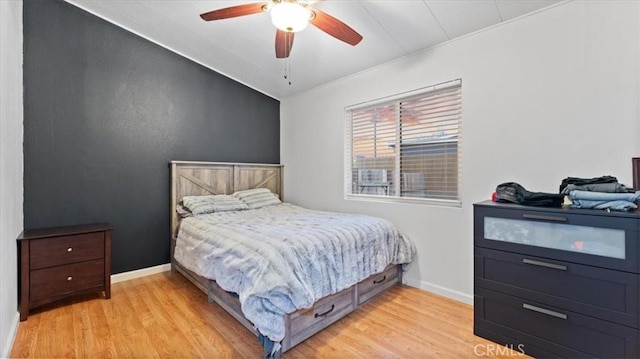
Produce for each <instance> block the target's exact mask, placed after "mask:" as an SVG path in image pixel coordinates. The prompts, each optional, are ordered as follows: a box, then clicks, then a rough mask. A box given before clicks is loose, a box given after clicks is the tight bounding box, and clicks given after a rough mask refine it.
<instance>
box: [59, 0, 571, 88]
mask: <svg viewBox="0 0 640 359" xmlns="http://www.w3.org/2000/svg"><path fill="white" fill-rule="evenodd" d="M67 2H69V3H71V4H74V5H76V6H78V7H81V8H83V9H85V10H87V11H89V12H91V13H93V14H95V15H98V16H100V17H102V18H104V19H106V20H108V21H110V22H113V23H115V24H117V25H119V26H121V27H124V28H126V29H128V30H130V31H133V32H135V33H137V34H138V35H141V36H143V37H145V38H147V39H149V40H151V41H153V42H156V43H158V44H160V45H162V46H164V47H166V48H169V49H171V50H173V51H175V52H177V53H180V54H182V55H184V56H186V57H188V58H190V59H192V60H194V61H196V62H198V63H200V64H202V65H205V66H207V67H209V68H211V69H214V70H215V71H217V72H220V73H222V74H224V75H226V76H229V77H231V78H233V79H235V80H237V81H239V82H242V83H244V84H246V85H247V86H250V87H252V88H254V89H256V90H258V91H260V92H263V93H265V94H267V95H269V96H271V97H274V98H276V99H282V98H285V97H287V96H289V95H291V94H294V93H296V92H300V91H304V90H307V89H310V88H313V87H316V86H319V85H321V84H324V83H327V82H331V81H333V80H336V79H339V78H341V77H345V76H348V75H350V74H354V73H357V72H360V71H363V70H365V69H368V68H371V67H374V66H377V65H380V64H383V63H386V62H389V61H391V60H394V59H397V58H399V57H403V56H406V55H408V54H411V53H414V52H417V51H420V50H422V49H425V48H429V47H432V46H434V45H437V44H440V43H443V42H446V41H448V40H451V39H454V38H457V37H460V36H463V35H466V34H469V33H472V32H475V31H478V30H480V29H483V28H486V27H489V26H492V25H495V24H498V23H501V22H504V21H507V20H510V19H513V18H516V17H519V16H522V15H525V14H528V13H531V12H533V11H536V10H539V9H542V8H545V7H548V6H551V5H553V4H556V3H558V2H560V0H326V1H318V2H315V3H313V4H312V7H317V8H318V9H320V10H322V11H324V12H326V13H328V14H330V15H333V16H334V17H336V18H338V19H340V20H341V21H343V22H344V23H346V24H348V25H349V26H351V27H352V28H353V29H355V30H356V31H357V32H359V33H360V34H361V35H362V36H363V37H364V39H363V40H362V42H360V44H358V45H357V46H355V47H352V46H351V45H348V44H345V43H343V42H341V41H339V40H336V39H335V38H333V37H331V36H329V35H327V34H325V33H324V32H322V31H320V30H319V29H317V28H315V27H313V26H309V27H308V28H307V29H305V30H303V31H301V32H299V33H296V35H295V42H294V46H293V50H292V51H291V56H290V57H289V59H288V60H285V59H276V57H275V50H274V41H275V27H274V26H273V25H272V24H271V19H270V16H269V15H268V14H266V13H260V14H254V15H248V16H243V17H238V18H232V19H225V20H218V21H211V22H205V21H203V20H202V19H200V17H199V16H198V15H199V14H201V13H204V12H207V11H211V10H215V9H219V8H223V7H228V6H234V5H240V4H246V3H250V2H252V1H229V0H223V1H221V0H206V1H205V0H195V1H188V0H67ZM286 67H288V68H289V69H290V76H289V79H285V78H284V74H285V68H286ZM289 81H291V84H289Z"/></svg>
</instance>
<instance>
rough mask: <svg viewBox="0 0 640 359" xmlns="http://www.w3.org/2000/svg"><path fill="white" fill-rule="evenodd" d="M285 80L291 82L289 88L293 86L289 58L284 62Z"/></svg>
mask: <svg viewBox="0 0 640 359" xmlns="http://www.w3.org/2000/svg"><path fill="white" fill-rule="evenodd" d="M284 79H285V80H287V82H289V86H291V62H290V60H289V58H288V57H287V58H286V60H285V62H284Z"/></svg>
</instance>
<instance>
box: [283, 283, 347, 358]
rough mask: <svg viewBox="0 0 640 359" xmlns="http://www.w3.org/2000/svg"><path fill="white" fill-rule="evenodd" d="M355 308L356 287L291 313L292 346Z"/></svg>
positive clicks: (289, 330)
mask: <svg viewBox="0 0 640 359" xmlns="http://www.w3.org/2000/svg"><path fill="white" fill-rule="evenodd" d="M354 308H355V287H350V288H348V289H345V290H343V291H341V292H338V293H336V294H333V295H330V296H328V297H324V298H322V299H320V300H318V301H317V302H315V303H314V304H313V306H312V307H311V308H309V309H305V310H298V311H296V312H293V313H291V317H290V318H289V327H288V332H289V333H291V334H292V337H291V345H290V346H289V347H292V346H294V345H296V344H298V343H300V342H302V341H303V340H305V339H307V338H308V337H309V336H310V333H315V332H317V331H318V330H319V329H322V328H325V327H327V326H329V325H331V324H332V323H334V322H335V321H337V320H338V319H340V318H342V317H344V316H345V315H346V313H349V312H351V311H353V309H354Z"/></svg>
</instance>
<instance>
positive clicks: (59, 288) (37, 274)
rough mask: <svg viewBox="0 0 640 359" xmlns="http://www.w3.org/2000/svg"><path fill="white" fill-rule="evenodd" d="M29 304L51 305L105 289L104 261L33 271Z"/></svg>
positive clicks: (34, 305)
mask: <svg viewBox="0 0 640 359" xmlns="http://www.w3.org/2000/svg"><path fill="white" fill-rule="evenodd" d="M30 275H31V283H30V284H31V292H30V297H29V304H30V305H31V306H33V307H36V306H38V305H41V304H44V303H49V302H52V301H55V300H57V299H60V298H64V297H66V296H68V295H69V294H73V293H80V292H83V291H95V290H100V288H102V287H104V284H105V283H104V278H105V277H104V260H102V259H100V260H94V261H89V262H81V263H74V264H67V265H63V266H57V267H53V268H45V269H39V270H33V271H31V273H30Z"/></svg>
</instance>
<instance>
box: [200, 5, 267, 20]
mask: <svg viewBox="0 0 640 359" xmlns="http://www.w3.org/2000/svg"><path fill="white" fill-rule="evenodd" d="M265 5H266V4H265V3H252V4H244V5H238V6H231V7H225V8H223V9H218V10H213V11H209V12H205V13H204V14H200V17H201V18H202V20H205V21H212V20H222V19H228V18H231V17H238V16H244V15H251V14H257V13H259V12H263V11H264V6H265Z"/></svg>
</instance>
